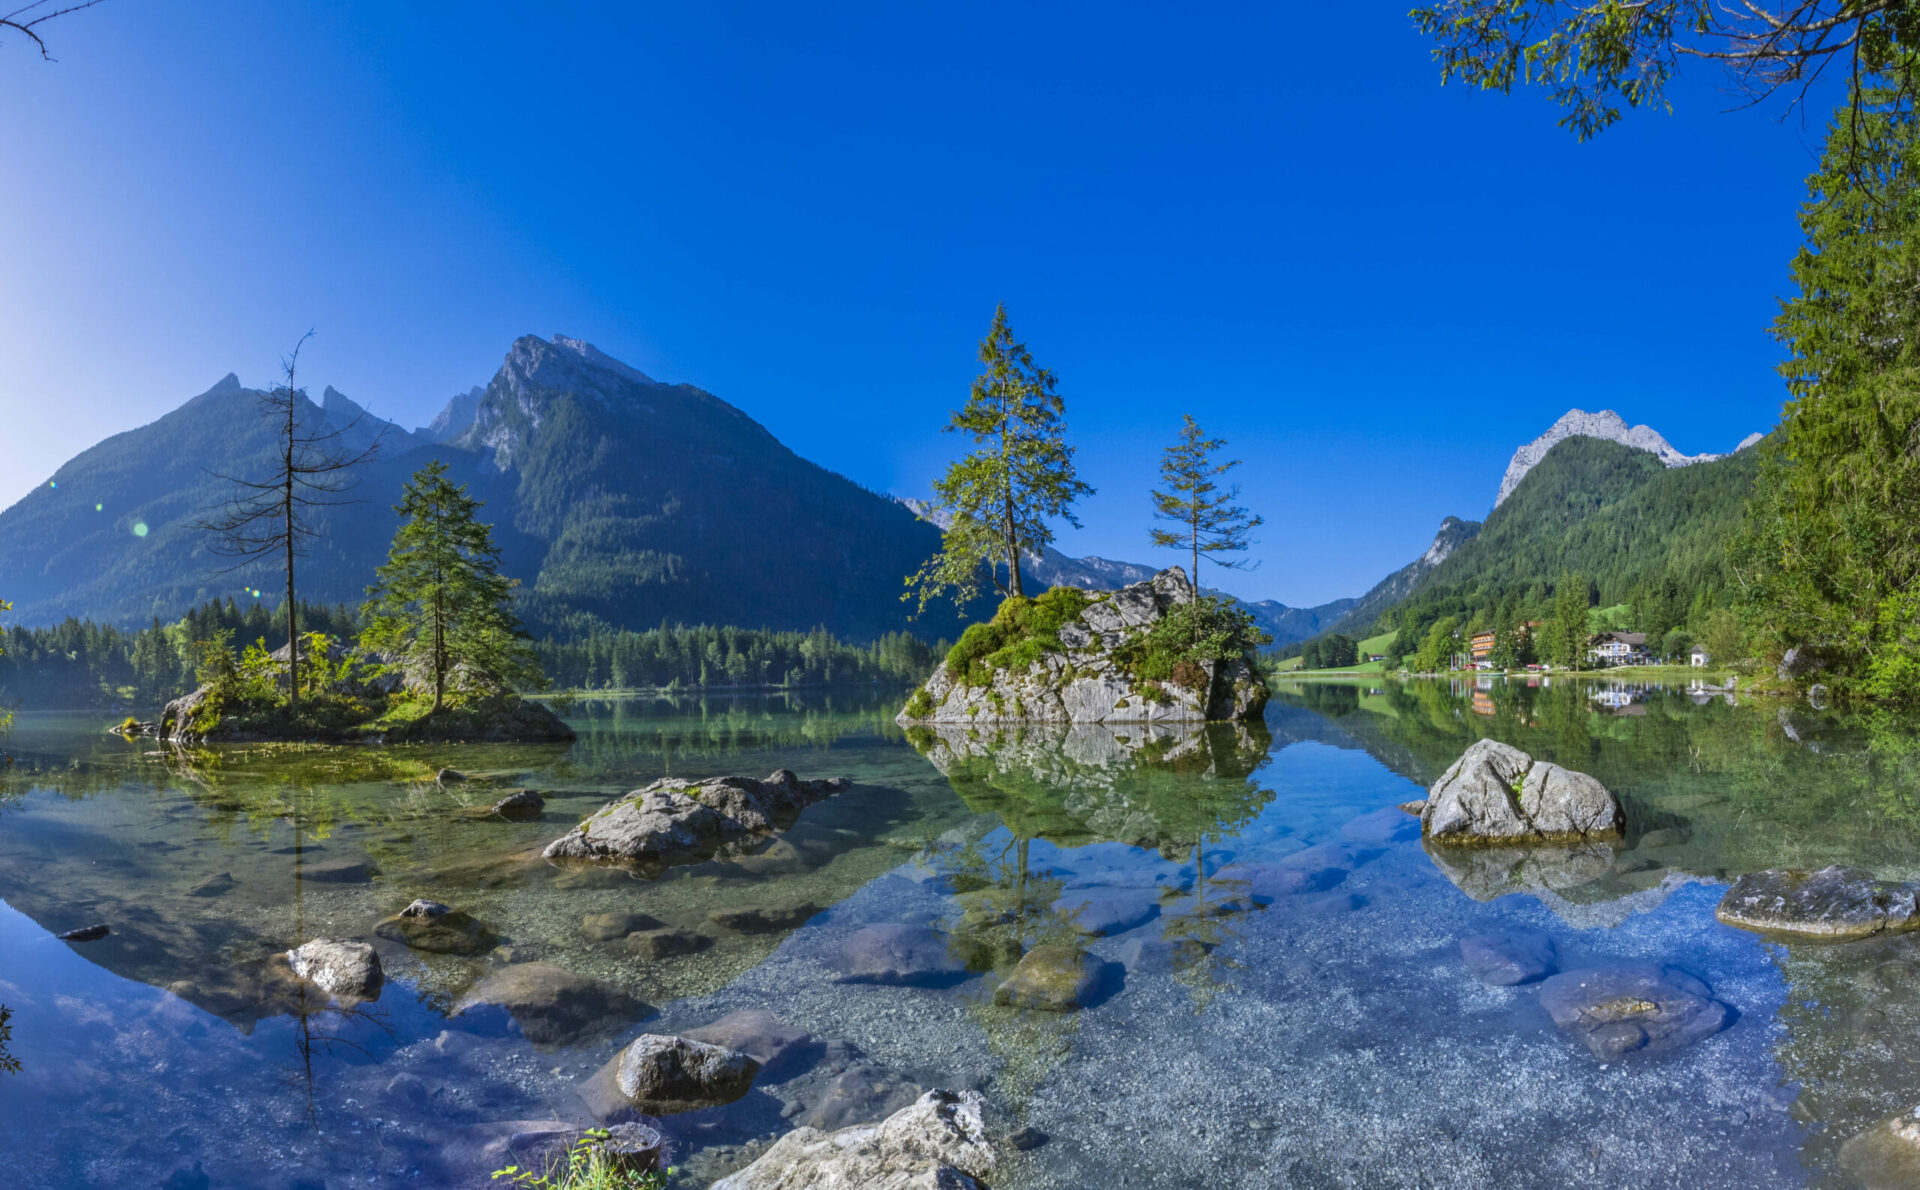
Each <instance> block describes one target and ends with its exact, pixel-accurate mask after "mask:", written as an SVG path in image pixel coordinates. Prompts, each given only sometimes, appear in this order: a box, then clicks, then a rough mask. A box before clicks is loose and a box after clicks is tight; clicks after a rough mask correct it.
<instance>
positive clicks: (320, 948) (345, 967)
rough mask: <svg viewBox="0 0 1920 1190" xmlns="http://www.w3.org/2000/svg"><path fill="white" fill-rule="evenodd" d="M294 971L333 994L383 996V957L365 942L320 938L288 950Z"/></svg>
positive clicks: (360, 996) (289, 960)
mask: <svg viewBox="0 0 1920 1190" xmlns="http://www.w3.org/2000/svg"><path fill="white" fill-rule="evenodd" d="M287 963H288V965H289V966H291V967H292V968H293V973H294V974H295V975H297V976H299V977H300V978H301V979H304V980H306V981H307V982H309V983H311V984H313V985H314V986H315V987H317V988H319V989H320V990H321V991H323V992H326V993H327V994H328V995H331V996H346V997H352V998H356V999H361V1000H372V999H375V998H377V997H378V996H379V995H380V985H381V983H382V982H383V978H384V977H383V975H382V973H381V970H380V956H379V955H377V954H375V953H373V947H371V946H368V945H367V944H366V943H364V942H342V941H335V940H332V939H326V938H316V939H314V940H313V941H311V942H307V943H304V944H302V945H301V946H298V947H296V948H295V949H293V950H290V951H288V952H287Z"/></svg>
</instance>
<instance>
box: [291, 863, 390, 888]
mask: <svg viewBox="0 0 1920 1190" xmlns="http://www.w3.org/2000/svg"><path fill="white" fill-rule="evenodd" d="M294 874H295V876H297V877H298V878H299V879H300V880H303V881H305V882H306V883H308V884H365V883H366V882H367V881H369V880H371V879H373V868H372V866H371V865H369V864H368V863H367V862H366V861H365V860H357V859H323V860H315V861H313V862H311V863H304V864H302V865H300V866H299V867H297V868H295V869H294Z"/></svg>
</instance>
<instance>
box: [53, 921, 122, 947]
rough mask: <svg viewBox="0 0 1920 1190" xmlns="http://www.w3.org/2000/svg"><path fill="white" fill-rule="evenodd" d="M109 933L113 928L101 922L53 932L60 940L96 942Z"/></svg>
mask: <svg viewBox="0 0 1920 1190" xmlns="http://www.w3.org/2000/svg"><path fill="white" fill-rule="evenodd" d="M111 933H113V930H111V929H110V928H108V926H107V925H106V924H105V923H104V922H102V923H99V924H96V925H90V926H81V927H80V928H79V929H77V930H68V931H67V932H66V933H64V934H55V935H54V937H56V938H58V939H60V941H62V942H98V941H99V940H100V939H102V938H105V937H106V936H107V935H108V934H111Z"/></svg>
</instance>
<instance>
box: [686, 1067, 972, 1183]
mask: <svg viewBox="0 0 1920 1190" xmlns="http://www.w3.org/2000/svg"><path fill="white" fill-rule="evenodd" d="M985 1106H986V1104H985V1101H984V1100H983V1099H982V1098H981V1097H980V1095H978V1094H977V1093H975V1092H972V1091H961V1092H957V1093H956V1092H952V1091H943V1090H934V1091H928V1092H927V1093H926V1094H925V1095H922V1096H921V1097H920V1098H919V1099H916V1100H915V1101H914V1102H913V1103H911V1104H909V1105H908V1106H906V1107H904V1108H902V1109H901V1110H899V1111H897V1112H895V1113H894V1114H893V1115H891V1116H888V1117H887V1118H886V1119H885V1120H883V1121H881V1122H879V1123H877V1124H863V1125H859V1126H856V1127H852V1128H846V1129H842V1130H840V1131H838V1132H834V1133H823V1132H821V1131H819V1130H818V1129H815V1128H805V1127H803V1128H796V1129H794V1130H793V1131H792V1132H789V1133H787V1134H785V1135H784V1136H782V1137H781V1138H780V1139H779V1140H777V1141H775V1142H774V1143H773V1147H771V1148H769V1149H768V1150H767V1151H766V1152H765V1153H763V1154H761V1156H760V1157H759V1159H757V1160H756V1161H754V1162H753V1164H751V1165H749V1166H747V1167H746V1168H745V1169H743V1170H740V1171H739V1172H738V1173H735V1174H733V1175H731V1176H729V1177H726V1178H722V1179H721V1180H720V1181H718V1182H715V1183H714V1184H713V1190H833V1188H837V1187H854V1186H866V1187H874V1188H876V1190H878V1188H881V1187H899V1188H900V1190H907V1188H909V1187H926V1188H928V1190H935V1188H938V1190H976V1188H978V1187H980V1186H982V1185H984V1180H985V1179H988V1178H991V1177H992V1175H993V1173H994V1170H995V1168H996V1166H997V1164H998V1160H997V1158H996V1156H995V1154H994V1150H993V1146H992V1143H991V1142H990V1141H989V1139H988V1136H987V1130H986V1126H985V1122H984V1118H983V1117H984V1108H985Z"/></svg>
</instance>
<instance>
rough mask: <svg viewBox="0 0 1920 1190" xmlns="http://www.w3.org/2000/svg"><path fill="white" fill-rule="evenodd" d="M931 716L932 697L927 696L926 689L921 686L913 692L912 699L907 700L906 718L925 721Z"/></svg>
mask: <svg viewBox="0 0 1920 1190" xmlns="http://www.w3.org/2000/svg"><path fill="white" fill-rule="evenodd" d="M931 714H933V695H931V694H928V693H927V688H926V687H925V686H922V687H920V689H918V690H915V691H914V692H913V697H912V698H909V699H908V700H907V718H909V719H925V718H926V717H927V716H929V715H931Z"/></svg>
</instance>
